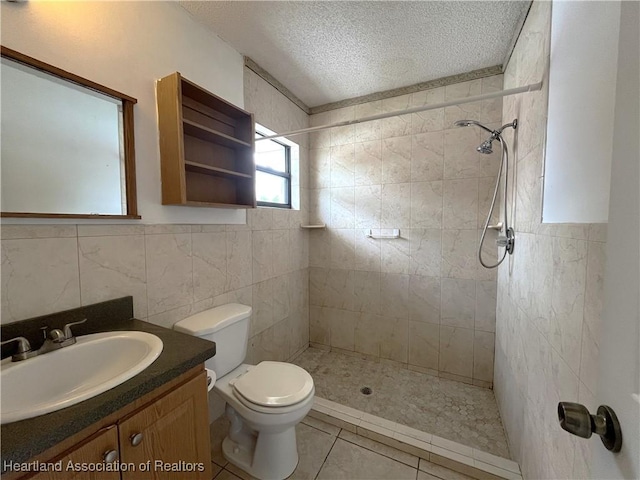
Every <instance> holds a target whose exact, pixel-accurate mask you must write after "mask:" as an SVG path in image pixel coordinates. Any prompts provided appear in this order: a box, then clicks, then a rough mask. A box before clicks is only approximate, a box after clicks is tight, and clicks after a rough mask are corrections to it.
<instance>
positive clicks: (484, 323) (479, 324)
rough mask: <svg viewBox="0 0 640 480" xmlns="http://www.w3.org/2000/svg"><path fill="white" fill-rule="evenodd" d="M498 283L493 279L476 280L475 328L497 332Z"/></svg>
mask: <svg viewBox="0 0 640 480" xmlns="http://www.w3.org/2000/svg"><path fill="white" fill-rule="evenodd" d="M496 295H497V285H496V282H494V281H493V280H483V281H477V282H476V308H475V310H476V311H475V324H474V325H475V329H476V330H482V331H484V332H495V329H496Z"/></svg>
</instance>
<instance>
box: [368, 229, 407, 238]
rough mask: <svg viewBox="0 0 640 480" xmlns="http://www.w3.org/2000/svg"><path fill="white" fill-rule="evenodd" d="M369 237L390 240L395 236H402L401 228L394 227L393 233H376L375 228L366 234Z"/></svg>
mask: <svg viewBox="0 0 640 480" xmlns="http://www.w3.org/2000/svg"><path fill="white" fill-rule="evenodd" d="M366 237H367V238H373V239H374V240H389V239H393V238H400V229H399V228H394V229H393V233H392V234H391V235H374V234H373V230H369V232H368V233H367V234H366Z"/></svg>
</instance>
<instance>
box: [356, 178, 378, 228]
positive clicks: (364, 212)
mask: <svg viewBox="0 0 640 480" xmlns="http://www.w3.org/2000/svg"><path fill="white" fill-rule="evenodd" d="M354 194H355V219H354V223H355V228H362V229H369V228H380V217H381V209H382V196H381V194H382V187H381V186H380V185H368V186H362V187H356V188H355V191H354Z"/></svg>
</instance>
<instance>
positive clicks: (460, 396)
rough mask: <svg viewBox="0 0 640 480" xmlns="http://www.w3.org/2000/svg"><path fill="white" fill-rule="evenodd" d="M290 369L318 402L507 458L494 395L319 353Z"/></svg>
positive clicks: (314, 351)
mask: <svg viewBox="0 0 640 480" xmlns="http://www.w3.org/2000/svg"><path fill="white" fill-rule="evenodd" d="M293 363H295V364H296V365H299V366H301V367H302V368H304V369H306V370H307V371H308V372H309V373H310V374H311V376H312V377H313V380H314V383H315V387H316V395H317V396H319V397H322V398H325V399H327V400H331V401H333V402H337V403H340V404H342V405H347V406H349V407H352V408H356V409H358V410H362V411H363V412H366V413H370V414H372V415H376V416H378V417H382V418H385V419H387V420H391V421H393V422H397V423H400V424H402V425H407V426H409V427H413V428H416V429H418V430H421V431H423V432H428V433H432V434H434V435H438V436H440V437H443V438H446V439H448V440H453V441H454V442H458V443H462V444H464V445H468V446H470V447H473V448H477V449H479V450H483V451H485V452H489V453H492V454H494V455H498V456H500V457H504V458H510V457H509V449H508V447H507V439H506V437H505V433H504V429H503V427H502V421H501V419H500V413H499V412H498V406H497V404H496V400H495V397H494V395H493V390H488V389H485V388H481V387H476V386H473V385H467V384H464V383H460V382H455V381H453V380H447V379H443V378H438V377H434V376H431V375H426V374H424V373H420V372H414V371H411V370H407V369H404V368H399V367H395V366H391V365H388V364H386V363H379V362H374V361H370V360H363V359H360V358H358V357H354V356H350V355H344V354H341V353H336V352H327V351H324V350H320V349H317V348H308V349H307V350H305V351H304V352H303V353H302V354H301V355H300V356H299V357H298V358H296V359H295V360H294V362H293ZM363 387H369V388H370V389H371V390H372V393H371V394H370V395H364V394H362V393H361V392H360V390H361V389H362V388H363Z"/></svg>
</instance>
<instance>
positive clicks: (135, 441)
mask: <svg viewBox="0 0 640 480" xmlns="http://www.w3.org/2000/svg"><path fill="white" fill-rule="evenodd" d="M129 439H130V440H131V445H133V446H134V447H137V446H138V445H140V442H142V433H134V434H133V435H131V436H130V437H129Z"/></svg>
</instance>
